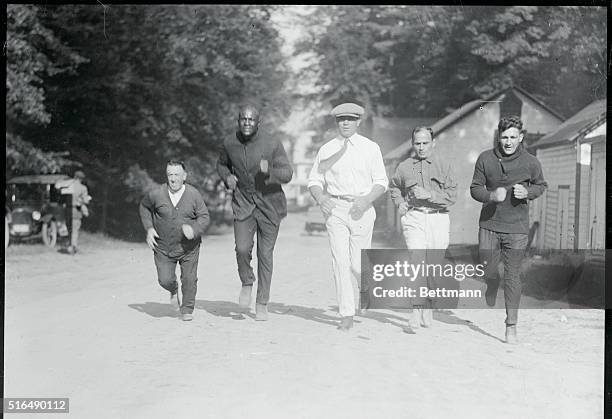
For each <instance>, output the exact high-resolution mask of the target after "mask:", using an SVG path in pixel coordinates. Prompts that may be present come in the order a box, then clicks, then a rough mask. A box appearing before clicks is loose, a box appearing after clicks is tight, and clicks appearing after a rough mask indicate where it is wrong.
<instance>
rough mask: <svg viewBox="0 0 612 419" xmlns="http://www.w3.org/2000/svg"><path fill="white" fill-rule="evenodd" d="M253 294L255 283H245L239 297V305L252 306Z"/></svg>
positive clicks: (243, 306)
mask: <svg viewBox="0 0 612 419" xmlns="http://www.w3.org/2000/svg"><path fill="white" fill-rule="evenodd" d="M251 294H253V285H243V286H242V289H241V290H240V296H239V297H238V305H239V306H240V307H242V308H248V307H250V306H251Z"/></svg>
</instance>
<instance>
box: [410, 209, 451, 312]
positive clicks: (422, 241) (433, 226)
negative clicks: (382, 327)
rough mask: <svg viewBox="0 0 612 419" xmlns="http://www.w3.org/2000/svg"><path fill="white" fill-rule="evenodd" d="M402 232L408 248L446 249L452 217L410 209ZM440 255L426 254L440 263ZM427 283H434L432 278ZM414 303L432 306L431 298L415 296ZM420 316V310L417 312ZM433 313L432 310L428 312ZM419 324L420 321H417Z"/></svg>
mask: <svg viewBox="0 0 612 419" xmlns="http://www.w3.org/2000/svg"><path fill="white" fill-rule="evenodd" d="M400 221H401V223H402V232H403V233H404V240H406V247H407V248H408V249H446V248H447V247H448V243H449V241H450V217H449V216H448V214H426V213H423V212H420V211H415V210H412V211H408V212H407V213H406V214H405V215H404V216H403V217H402V218H401V219H400ZM438 257H439V255H438V254H437V253H434V255H426V258H427V263H440V262H441V261H440V260H438ZM427 284H428V285H429V286H430V287H431V286H432V285H433V284H432V282H431V278H428V279H427ZM413 301H414V302H413V303H414V304H418V305H423V304H424V305H425V306H426V307H431V304H432V301H431V300H429V299H425V300H424V299H419V298H415V299H414V300H413ZM415 314H416V315H417V316H420V315H421V313H420V312H418V311H417V312H416V313H415ZM428 314H429V315H431V311H429V313H428ZM417 324H418V322H417Z"/></svg>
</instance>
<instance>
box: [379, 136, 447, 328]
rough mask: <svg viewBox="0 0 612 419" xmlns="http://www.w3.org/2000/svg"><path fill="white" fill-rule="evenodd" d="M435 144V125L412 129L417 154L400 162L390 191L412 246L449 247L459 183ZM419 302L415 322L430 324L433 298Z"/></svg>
mask: <svg viewBox="0 0 612 419" xmlns="http://www.w3.org/2000/svg"><path fill="white" fill-rule="evenodd" d="M435 144H436V142H435V139H434V133H433V131H432V129H431V128H429V127H416V128H415V129H414V130H413V131H412V148H413V151H414V157H408V158H407V159H406V160H404V161H403V162H402V163H400V164H399V165H398V166H397V169H396V170H395V174H394V175H393V177H392V178H391V184H390V187H389V193H390V194H391V199H392V200H393V202H394V203H395V205H396V206H397V208H398V212H399V215H400V216H401V218H400V222H401V224H402V231H403V233H404V239H405V240H406V247H407V248H408V249H415V250H417V249H423V250H425V249H438V250H443V249H446V248H448V244H449V238H450V217H449V215H448V207H449V206H451V205H453V204H454V203H455V202H456V201H457V182H456V180H455V176H454V174H453V171H452V168H451V165H450V162H447V161H444V160H443V159H441V158H440V157H439V156H437V155H436V154H435V153H434V148H435ZM428 263H434V262H432V261H429V260H428ZM416 302H417V304H415V317H416V319H415V320H416V322H415V325H419V324H420V325H421V326H424V327H430V326H431V325H432V320H433V312H432V302H431V300H430V299H425V300H424V301H416Z"/></svg>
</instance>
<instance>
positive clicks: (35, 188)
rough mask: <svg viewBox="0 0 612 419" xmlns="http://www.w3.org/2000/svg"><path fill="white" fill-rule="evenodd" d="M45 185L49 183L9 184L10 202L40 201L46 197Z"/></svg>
mask: <svg viewBox="0 0 612 419" xmlns="http://www.w3.org/2000/svg"><path fill="white" fill-rule="evenodd" d="M47 186H50V185H28V184H20V185H11V187H10V192H9V193H10V195H9V199H10V200H11V201H12V202H14V203H15V202H41V201H43V200H45V198H47V199H48V194H47Z"/></svg>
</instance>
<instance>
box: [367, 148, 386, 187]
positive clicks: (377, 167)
mask: <svg viewBox="0 0 612 419" xmlns="http://www.w3.org/2000/svg"><path fill="white" fill-rule="evenodd" d="M371 165H372V167H371V173H372V183H373V184H374V185H380V186H382V187H383V188H385V191H386V190H387V189H389V178H388V177H387V171H386V170H385V163H384V161H383V157H382V153H381V152H380V147H379V146H378V144H377V145H376V147H374V149H373V150H372V160H371Z"/></svg>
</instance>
